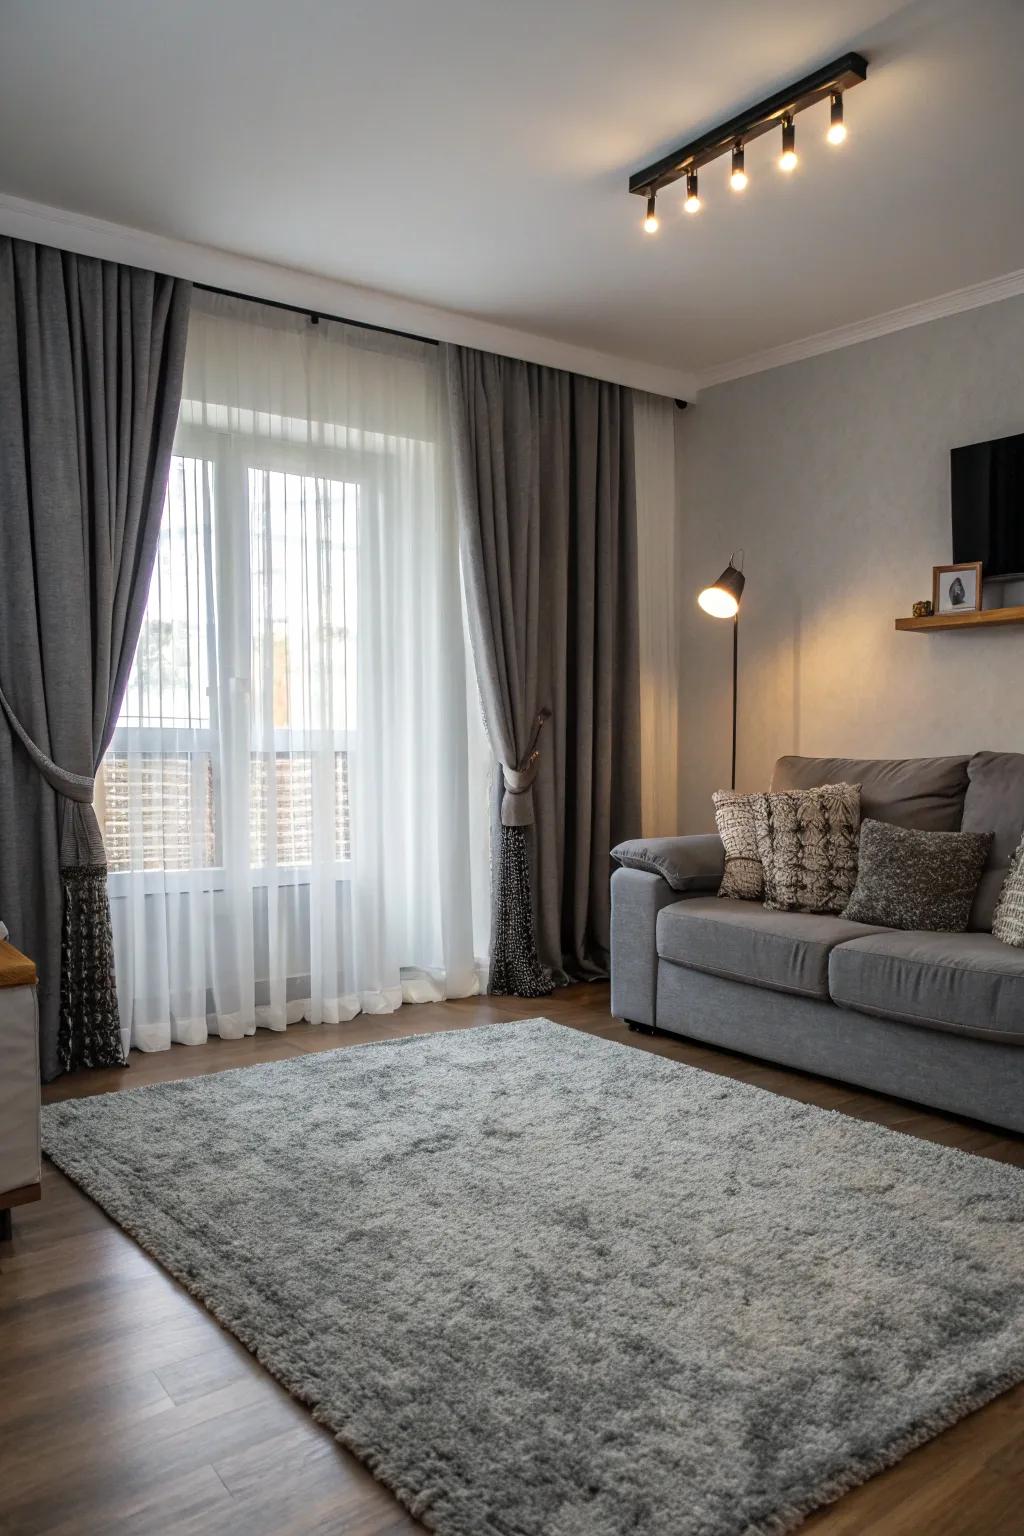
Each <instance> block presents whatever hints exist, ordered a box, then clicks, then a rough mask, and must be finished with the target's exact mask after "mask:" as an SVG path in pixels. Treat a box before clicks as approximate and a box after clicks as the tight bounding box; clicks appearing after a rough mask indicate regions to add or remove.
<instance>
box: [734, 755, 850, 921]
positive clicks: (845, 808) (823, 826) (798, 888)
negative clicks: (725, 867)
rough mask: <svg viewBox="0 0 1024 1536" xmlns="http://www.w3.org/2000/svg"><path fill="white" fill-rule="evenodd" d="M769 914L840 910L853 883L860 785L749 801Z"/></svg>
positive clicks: (832, 786) (827, 786)
mask: <svg viewBox="0 0 1024 1536" xmlns="http://www.w3.org/2000/svg"><path fill="white" fill-rule="evenodd" d="M754 802H755V803H754V830H755V833H756V835H757V851H758V853H759V854H760V855H761V863H762V865H763V867H764V905H765V907H766V909H767V910H768V911H769V912H841V911H842V910H843V908H844V907H845V906H846V903H847V901H848V900H849V899H850V892H851V891H852V890H853V887H854V884H855V882H856V879H857V829H858V827H859V826H860V785H859V784H822V785H821V786H820V787H819V788H818V789H787V790H780V791H778V792H776V793H774V794H767V795H756V796H755V797H754Z"/></svg>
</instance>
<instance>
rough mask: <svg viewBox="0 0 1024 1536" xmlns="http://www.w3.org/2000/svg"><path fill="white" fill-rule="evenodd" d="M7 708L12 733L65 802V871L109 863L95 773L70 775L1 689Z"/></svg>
mask: <svg viewBox="0 0 1024 1536" xmlns="http://www.w3.org/2000/svg"><path fill="white" fill-rule="evenodd" d="M0 709H3V712H4V714H5V715H6V716H7V719H8V722H9V723H10V727H11V730H12V731H13V732H14V734H15V736H17V738H18V740H19V741H20V742H21V744H22V746H23V747H24V748H25V751H26V752H27V753H28V755H29V757H30V758H31V759H32V762H33V763H34V764H35V766H36V767H37V768H38V770H39V772H40V773H41V774H42V776H43V778H44V779H45V780H46V782H47V784H49V786H50V788H51V789H52V790H55V791H56V793H57V794H58V795H60V796H61V797H62V799H63V802H64V803H63V805H62V807H61V818H60V862H61V868H62V869H69V868H76V867H77V866H79V865H82V864H86V865H92V864H105V863H106V853H105V851H104V847H103V838H102V836H101V834H100V826H99V822H98V821H97V820H96V812H95V811H94V810H93V795H94V793H95V790H96V780H95V778H94V777H93V776H92V775H91V774H86V773H69V772H68V770H67V769H66V768H61V766H60V765H59V764H58V763H55V762H54V761H53V758H52V757H48V756H47V754H46V753H45V752H44V751H43V750H42V748H41V747H38V746H37V745H36V743H35V742H34V741H33V740H32V737H31V736H30V735H29V734H28V731H26V729H25V727H24V726H23V725H22V723H21V721H20V720H19V719H18V717H17V715H16V714H15V713H14V710H13V709H12V707H11V701H10V700H9V699H8V697H7V695H6V694H5V693H4V691H3V689H2V688H0Z"/></svg>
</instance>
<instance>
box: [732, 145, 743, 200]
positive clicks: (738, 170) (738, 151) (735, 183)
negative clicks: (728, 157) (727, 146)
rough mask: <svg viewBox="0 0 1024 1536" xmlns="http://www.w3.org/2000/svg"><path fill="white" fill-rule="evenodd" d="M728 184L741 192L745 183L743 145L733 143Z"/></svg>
mask: <svg viewBox="0 0 1024 1536" xmlns="http://www.w3.org/2000/svg"><path fill="white" fill-rule="evenodd" d="M729 185H730V187H732V189H733V191H734V192H742V191H743V189H744V187H745V186H746V185H747V173H746V171H745V170H744V169H743V145H742V144H734V145H733V150H732V175H731V176H730V177H729Z"/></svg>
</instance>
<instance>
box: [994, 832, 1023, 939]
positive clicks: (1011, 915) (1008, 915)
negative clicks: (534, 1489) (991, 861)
mask: <svg viewBox="0 0 1024 1536" xmlns="http://www.w3.org/2000/svg"><path fill="white" fill-rule="evenodd" d="M992 937H993V938H995V939H998V940H999V942H1000V944H1012V945H1013V946H1014V948H1015V949H1024V837H1022V838H1021V840H1020V842H1019V843H1018V845H1017V852H1016V853H1015V854H1014V856H1013V858H1012V859H1011V860H1010V872H1009V874H1008V875H1007V877H1006V879H1005V880H1004V882H1003V888H1002V890H1001V891H1000V892H999V900H998V901H997V902H996V910H995V912H994V914H993V917H992Z"/></svg>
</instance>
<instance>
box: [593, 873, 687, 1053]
mask: <svg viewBox="0 0 1024 1536" xmlns="http://www.w3.org/2000/svg"><path fill="white" fill-rule="evenodd" d="M691 894H692V895H694V896H697V895H699V894H700V893H699V892H698V891H693V892H692V893H691ZM685 900H686V897H684V896H680V894H679V892H678V891H674V890H673V889H672V887H671V886H670V885H669V884H668V883H667V882H666V881H665V880H663V879H662V877H661V876H660V875H652V874H651V873H650V871H649V870H644V869H617V870H616V871H615V873H614V874H613V875H612V944H611V979H612V998H611V1004H612V1013H613V1014H614V1015H615V1017H616V1018H617V1019H628V1020H629V1021H630V1022H631V1023H634V1024H652V1025H653V1024H655V1023H657V1018H656V1013H657V1004H658V945H657V927H658V913H659V912H660V911H661V909H662V907H669V906H673V905H674V904H675V903H676V902H677V901H685Z"/></svg>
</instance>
